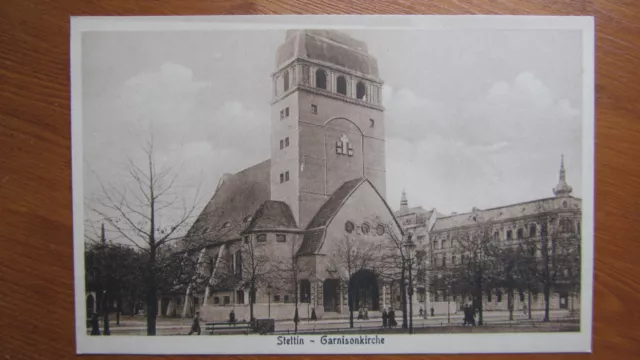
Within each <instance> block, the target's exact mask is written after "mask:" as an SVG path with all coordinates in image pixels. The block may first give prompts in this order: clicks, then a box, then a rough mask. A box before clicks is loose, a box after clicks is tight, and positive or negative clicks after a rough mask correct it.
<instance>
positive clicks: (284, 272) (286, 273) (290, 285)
mask: <svg viewBox="0 0 640 360" xmlns="http://www.w3.org/2000/svg"><path fill="white" fill-rule="evenodd" d="M290 238H291V240H287V243H288V244H289V245H290V247H289V250H288V251H285V252H283V253H282V254H279V255H276V256H275V261H273V262H272V265H271V266H269V268H268V271H269V272H270V276H268V277H267V276H265V279H266V280H267V282H268V284H271V285H275V288H276V289H279V290H282V291H285V292H288V293H291V294H292V295H293V303H294V306H295V312H294V315H293V318H294V332H295V333H297V332H298V321H299V320H300V316H299V312H298V306H299V304H300V299H299V298H298V294H299V292H300V291H299V289H298V288H299V284H298V281H299V277H300V273H301V272H302V268H301V266H300V263H299V262H298V256H297V252H298V249H299V248H300V245H301V242H300V241H297V240H296V239H297V238H296V237H295V236H291V237H290Z"/></svg>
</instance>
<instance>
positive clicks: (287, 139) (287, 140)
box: [284, 137, 289, 147]
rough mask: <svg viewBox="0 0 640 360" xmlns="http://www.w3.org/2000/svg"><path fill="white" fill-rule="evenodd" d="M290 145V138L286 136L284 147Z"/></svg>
mask: <svg viewBox="0 0 640 360" xmlns="http://www.w3.org/2000/svg"><path fill="white" fill-rule="evenodd" d="M288 146H289V138H288V137H287V138H285V139H284V147H288Z"/></svg>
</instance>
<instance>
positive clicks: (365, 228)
mask: <svg viewBox="0 0 640 360" xmlns="http://www.w3.org/2000/svg"><path fill="white" fill-rule="evenodd" d="M355 228H356V226H355V224H354V223H353V222H352V221H347V222H346V223H345V224H344V230H345V231H346V232H347V233H349V234H351V233H352V232H353V230H355ZM360 231H361V232H362V234H364V235H367V234H369V232H370V231H371V226H370V225H369V224H368V223H367V222H364V223H362V225H360ZM384 232H385V230H384V226H382V225H378V226H376V234H378V235H380V236H382V235H384Z"/></svg>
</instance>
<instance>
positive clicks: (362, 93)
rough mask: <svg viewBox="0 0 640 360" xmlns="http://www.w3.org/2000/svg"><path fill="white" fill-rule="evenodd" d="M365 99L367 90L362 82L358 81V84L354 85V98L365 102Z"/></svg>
mask: <svg viewBox="0 0 640 360" xmlns="http://www.w3.org/2000/svg"><path fill="white" fill-rule="evenodd" d="M366 97H367V90H366V88H365V87H364V84H363V83H362V81H358V84H357V85H356V98H358V100H366Z"/></svg>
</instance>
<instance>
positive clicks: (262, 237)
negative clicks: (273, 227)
mask: <svg viewBox="0 0 640 360" xmlns="http://www.w3.org/2000/svg"><path fill="white" fill-rule="evenodd" d="M266 241H267V234H258V242H266ZM276 241H277V242H287V235H285V234H276Z"/></svg>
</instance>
